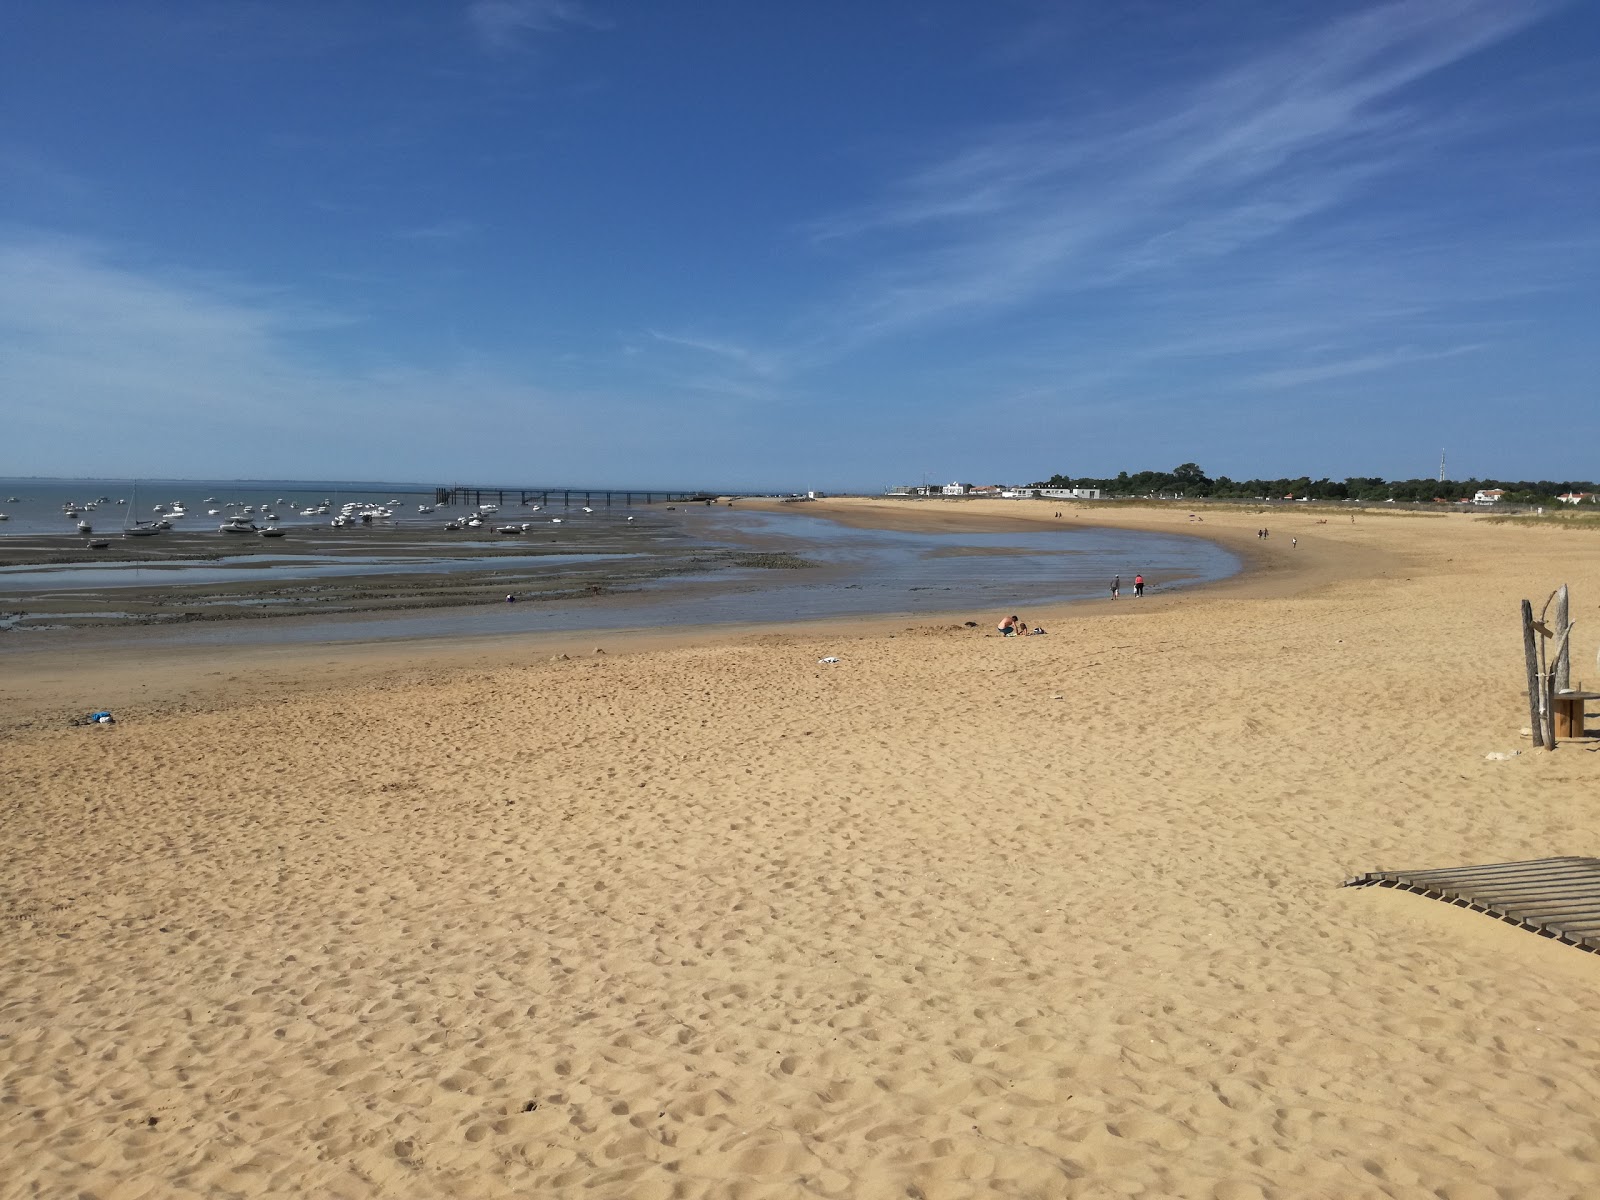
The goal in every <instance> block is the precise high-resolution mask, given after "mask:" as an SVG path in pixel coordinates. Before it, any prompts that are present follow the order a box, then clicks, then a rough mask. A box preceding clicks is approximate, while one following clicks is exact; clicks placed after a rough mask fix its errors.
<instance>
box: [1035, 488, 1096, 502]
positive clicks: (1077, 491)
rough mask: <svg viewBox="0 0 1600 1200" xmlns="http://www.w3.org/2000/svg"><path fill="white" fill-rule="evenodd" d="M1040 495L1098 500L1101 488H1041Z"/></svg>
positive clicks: (1047, 498) (1053, 497)
mask: <svg viewBox="0 0 1600 1200" xmlns="http://www.w3.org/2000/svg"><path fill="white" fill-rule="evenodd" d="M1037 494H1038V495H1040V496H1043V497H1044V498H1045V499H1046V500H1098V499H1100V489H1099V488H1040V489H1039V490H1038V493H1037Z"/></svg>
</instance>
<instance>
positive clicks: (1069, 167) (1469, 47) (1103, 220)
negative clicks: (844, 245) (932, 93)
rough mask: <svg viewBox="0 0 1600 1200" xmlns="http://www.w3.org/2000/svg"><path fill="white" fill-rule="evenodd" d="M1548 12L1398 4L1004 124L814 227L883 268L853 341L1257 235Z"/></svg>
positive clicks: (1152, 268)
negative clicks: (1114, 94) (1127, 97)
mask: <svg viewBox="0 0 1600 1200" xmlns="http://www.w3.org/2000/svg"><path fill="white" fill-rule="evenodd" d="M1553 7H1554V5H1553V4H1549V3H1537V2H1536V3H1526V4H1517V5H1506V4H1502V3H1498V2H1497V0H1399V2H1396V3H1387V4H1383V5H1380V6H1376V7H1372V8H1368V9H1366V10H1363V11H1361V12H1357V13H1354V14H1351V15H1347V16H1344V17H1342V18H1340V19H1338V20H1335V21H1333V22H1331V23H1328V24H1325V25H1323V26H1321V27H1319V28H1317V29H1314V30H1312V31H1311V32H1309V33H1305V34H1302V35H1299V36H1296V37H1294V38H1292V39H1290V40H1288V41H1285V42H1282V43H1280V44H1278V45H1277V46H1275V47H1273V48H1271V49H1269V50H1267V51H1266V52H1262V53H1258V54H1257V55H1256V56H1255V57H1253V58H1251V59H1249V60H1248V61H1245V62H1242V63H1239V64H1237V65H1235V66H1233V67H1232V68H1231V69H1229V70H1226V71H1225V72H1222V73H1220V74H1218V75H1216V76H1214V77H1212V78H1210V79H1208V80H1206V81H1204V82H1202V83H1200V84H1199V85H1197V86H1191V87H1189V88H1186V89H1184V90H1182V91H1169V92H1167V93H1164V94H1161V95H1158V96H1156V97H1154V98H1153V99H1151V100H1150V101H1147V102H1145V103H1142V104H1141V105H1140V106H1138V108H1137V109H1134V110H1124V111H1119V112H1116V113H1109V114H1098V115H1096V116H1094V117H1090V118H1085V117H1076V118H1062V119H1056V120H1048V121H1036V122H1032V123H1027V124H1017V125H1012V126H1010V127H1007V128H1005V129H1000V130H996V131H993V132H992V133H991V134H990V135H989V136H987V137H985V138H982V139H980V140H977V141H975V142H974V143H973V144H971V145H969V146H967V147H965V148H963V149H961V150H960V151H958V152H956V153H953V154H951V155H949V156H948V157H946V158H945V159H943V160H941V161H938V162H935V163H932V164H931V165H929V166H927V167H925V168H923V169H922V170H920V171H918V172H916V173H914V174H912V175H910V176H909V177H908V178H906V179H904V180H902V181H901V182H900V184H899V185H898V186H897V187H895V188H894V189H893V190H892V194H891V195H890V196H889V197H888V198H887V199H886V200H884V201H882V202H880V203H877V204H874V205H871V206H868V207H864V208H861V209H858V210H856V211H853V212H845V213H840V214H836V215H834V216H831V217H829V218H826V219H824V220H823V221H820V222H818V223H817V225H816V226H815V227H814V228H813V229H812V231H811V232H812V233H813V235H814V236H815V237H816V238H817V239H818V241H819V242H837V241H839V240H841V239H847V240H848V241H849V242H850V244H851V246H852V248H856V249H860V250H862V251H863V252H865V253H867V254H872V255H874V256H876V257H877V258H879V260H880V262H881V263H882V264H883V265H881V266H880V267H878V268H877V269H876V270H874V271H872V272H869V273H867V274H866V275H865V276H864V277H862V278H861V279H859V280H858V282H857V284H856V286H855V288H854V292H853V296H852V298H851V301H850V303H849V304H847V305H845V306H844V309H843V320H842V321H841V322H840V324H842V325H843V326H845V327H847V329H848V332H844V333H840V334H839V336H841V337H843V338H845V339H846V340H849V339H855V340H870V339H872V338H874V337H879V336H884V335H887V334H890V333H894V332H897V331H903V330H908V329H914V328H916V327H919V326H924V325H927V324H929V323H931V322H936V321H939V320H942V319H946V318H949V317H951V316H953V315H957V314H963V313H974V312H982V311H985V310H988V311H997V310H1000V309H1003V308H1005V307H1007V306H1011V305H1016V304H1019V303H1023V302H1026V301H1029V300H1032V299H1035V298H1037V297H1040V296H1042V295H1046V294H1051V293H1065V292H1073V291H1087V290H1092V289H1096V288H1103V287H1106V286H1108V285H1112V284H1116V283H1119V282H1124V281H1127V280H1129V279H1130V278H1134V277H1139V276H1148V275H1152V274H1154V273H1157V272H1169V273H1170V272H1178V271H1182V270H1184V269H1186V268H1194V267H1196V266H1199V265H1203V264H1206V263H1208V262H1211V261H1214V260H1217V259H1220V258H1225V257H1227V256H1230V255H1234V254H1237V253H1238V252H1240V251H1242V250H1246V249H1248V248H1251V247H1254V246H1258V245H1260V244H1262V243H1264V242H1266V241H1267V240H1269V239H1271V238H1273V237H1275V236H1277V235H1279V234H1280V233H1282V232H1284V231H1286V230H1288V229H1290V228H1292V227H1296V226H1298V225H1300V224H1302V223H1304V222H1306V221H1307V220H1308V219H1310V218H1313V217H1316V216H1318V215H1319V214H1327V213H1329V212H1330V211H1332V210H1335V209H1337V208H1338V207H1339V206H1341V205H1343V204H1344V203H1345V202H1346V201H1348V200H1350V199H1352V198H1354V197H1357V196H1359V195H1361V194H1363V192H1364V190H1365V189H1368V188H1369V187H1370V186H1371V184H1372V182H1373V181H1374V180H1375V179H1377V178H1379V177H1381V176H1383V175H1385V174H1386V173H1388V172H1391V171H1393V170H1395V169H1397V168H1398V167H1400V166H1401V165H1402V164H1405V163H1407V162H1408V161H1410V159H1411V158H1412V157H1413V156H1414V155H1415V154H1417V153H1418V152H1419V150H1420V149H1421V148H1423V147H1425V146H1426V145H1427V144H1428V141H1429V139H1430V137H1432V136H1434V135H1436V133H1437V132H1438V130H1439V128H1440V127H1441V126H1444V125H1447V123H1448V118H1440V119H1439V121H1437V122H1436V121H1434V120H1433V119H1432V118H1430V117H1428V116H1425V115H1424V114H1422V113H1420V112H1418V111H1414V110H1413V109H1411V108H1408V107H1407V106H1406V104H1405V103H1403V98H1402V93H1403V92H1404V90H1405V89H1406V88H1407V87H1408V86H1409V85H1412V84H1414V83H1415V82H1417V81H1418V80H1420V79H1422V78H1424V77H1425V76H1427V75H1429V74H1431V73H1433V72H1436V71H1438V70H1440V69H1441V68H1443V67H1446V66H1448V65H1450V64H1452V63H1454V62H1457V61H1459V60H1461V59H1463V58H1464V57H1466V56H1468V55H1470V54H1473V53H1474V52H1476V51H1478V50H1481V49H1483V48H1485V47H1487V46H1489V45H1492V44H1493V43H1495V42H1497V41H1499V40H1501V39H1503V38H1505V37H1507V36H1509V35H1510V34H1512V33H1514V32H1516V31H1517V30H1519V29H1521V28H1523V27H1525V26H1526V25H1528V24H1530V23H1531V22H1533V21H1536V20H1538V19H1540V18H1541V17H1542V16H1543V15H1545V14H1546V13H1548V12H1549V11H1551V9H1552V8H1553Z"/></svg>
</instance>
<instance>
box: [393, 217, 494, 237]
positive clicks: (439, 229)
mask: <svg viewBox="0 0 1600 1200" xmlns="http://www.w3.org/2000/svg"><path fill="white" fill-rule="evenodd" d="M477 232H478V227H477V225H475V224H474V223H473V222H471V221H463V220H447V221H435V222H434V223H433V224H431V225H413V226H410V227H408V228H406V229H397V230H396V231H395V234H394V236H395V237H397V238H399V239H400V240H401V241H407V242H458V241H460V240H461V239H462V238H467V237H471V236H472V235H473V234H475V233H477Z"/></svg>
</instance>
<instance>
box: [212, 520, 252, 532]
mask: <svg viewBox="0 0 1600 1200" xmlns="http://www.w3.org/2000/svg"><path fill="white" fill-rule="evenodd" d="M217 532H218V533H260V532H261V531H260V530H259V529H257V528H256V523H255V522H254V521H252V520H251V519H250V518H249V517H242V516H241V517H229V518H228V519H227V520H226V521H224V522H223V523H222V524H221V525H218V526H217Z"/></svg>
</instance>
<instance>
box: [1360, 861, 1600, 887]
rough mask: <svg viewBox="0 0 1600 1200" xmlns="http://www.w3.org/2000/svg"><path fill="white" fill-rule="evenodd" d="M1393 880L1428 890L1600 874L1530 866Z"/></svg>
mask: <svg viewBox="0 0 1600 1200" xmlns="http://www.w3.org/2000/svg"><path fill="white" fill-rule="evenodd" d="M1390 874H1391V875H1392V877H1393V878H1396V879H1406V880H1412V881H1415V882H1417V883H1421V884H1426V885H1428V886H1442V887H1449V886H1452V885H1457V884H1459V885H1462V886H1466V887H1472V886H1477V885H1480V884H1488V883H1525V882H1526V883H1531V882H1535V881H1537V880H1541V879H1569V878H1573V877H1575V876H1577V877H1582V878H1588V877H1600V871H1591V870H1589V869H1587V868H1584V867H1581V866H1575V865H1573V864H1570V863H1567V864H1561V865H1553V864H1552V865H1545V866H1535V865H1531V864H1530V865H1528V866H1525V867H1518V868H1516V869H1504V868H1502V869H1473V870H1462V871H1429V872H1426V873H1424V872H1421V871H1395V872H1391V873H1390Z"/></svg>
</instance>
